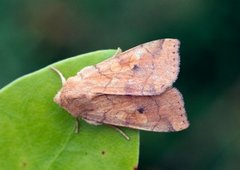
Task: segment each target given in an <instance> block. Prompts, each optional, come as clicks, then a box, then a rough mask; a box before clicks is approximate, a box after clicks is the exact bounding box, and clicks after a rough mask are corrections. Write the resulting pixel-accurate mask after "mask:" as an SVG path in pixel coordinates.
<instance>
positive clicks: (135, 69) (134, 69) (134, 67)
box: [132, 64, 140, 71]
mask: <svg viewBox="0 0 240 170" xmlns="http://www.w3.org/2000/svg"><path fill="white" fill-rule="evenodd" d="M139 69H140V67H139V66H138V65H136V64H134V66H133V68H132V70H133V71H138V70H139Z"/></svg>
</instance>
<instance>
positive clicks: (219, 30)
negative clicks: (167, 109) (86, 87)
mask: <svg viewBox="0 0 240 170" xmlns="http://www.w3.org/2000/svg"><path fill="white" fill-rule="evenodd" d="M239 7H240V6H239V1H233V0H232V1H227V0H225V1H217V0H212V1H208V0H195V1H192V0H158V1H157V0H131V1H124V0H121V1H120V0H115V1H111V0H102V1H98V0H95V1H94V0H79V1H77V0H68V1H63V0H62V1H61V0H42V1H36V0H22V1H19V0H9V1H6V0H0V59H1V62H0V68H1V72H0V87H3V86H5V85H6V84H8V83H9V82H11V81H13V80H14V79H16V78H17V77H20V76H22V75H24V74H27V73H30V72H32V71H35V70H38V69H40V68H42V67H44V66H46V65H48V64H51V63H53V62H56V61H58V60H62V59H64V58H68V57H71V56H74V55H78V54H82V53H86V52H90V51H95V50H98V49H112V48H117V47H121V48H122V49H123V50H126V49H129V48H131V47H133V46H135V45H138V44H141V43H144V42H148V41H151V40H155V39H160V38H167V37H170V38H178V39H180V41H181V49H180V53H181V72H180V75H179V79H178V80H177V82H176V83H175V85H174V86H176V87H177V88H178V89H179V90H180V91H181V92H182V94H183V96H184V100H185V104H186V109H187V112H188V116H189V120H190V123H191V126H190V127H189V129H187V130H185V131H183V132H179V133H151V132H141V149H140V153H141V154H140V161H139V169H150V170H158V169H164V170H165V169H166V170H172V169H218V170H219V169H224V170H225V169H226V170H228V169H237V168H239V161H240V133H239V128H240V56H239V49H240V48H239V45H240V43H239V38H240V36H239V35H240V34H239V30H240V22H239V15H238V13H237V12H238V10H239Z"/></svg>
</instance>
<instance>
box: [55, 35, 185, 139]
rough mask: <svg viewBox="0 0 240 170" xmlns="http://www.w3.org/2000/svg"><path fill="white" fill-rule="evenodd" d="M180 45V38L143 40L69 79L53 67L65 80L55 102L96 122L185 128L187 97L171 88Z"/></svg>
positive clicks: (162, 129)
mask: <svg viewBox="0 0 240 170" xmlns="http://www.w3.org/2000/svg"><path fill="white" fill-rule="evenodd" d="M179 45H180V42H179V40H177V39H160V40H155V41H151V42H148V43H145V44H141V45H138V46H136V47H134V48H131V49H129V50H127V51H125V52H118V53H116V54H115V55H114V56H113V57H111V58H109V59H107V60H105V61H103V62H101V63H98V64H96V65H92V66H88V67H85V68H84V69H82V70H81V71H79V72H78V73H77V75H76V76H73V77H70V78H68V79H67V80H65V78H64V77H63V75H62V74H61V72H60V71H59V70H57V69H56V68H53V70H55V71H56V72H57V73H58V74H59V75H60V77H61V79H62V84H63V87H62V88H61V89H60V91H59V92H58V93H57V95H56V96H55V98H54V101H55V102H56V103H57V104H59V105H60V106H61V107H63V108H64V109H65V110H67V111H68V112H69V113H70V114H71V115H72V116H73V117H75V118H76V119H77V120H78V119H83V120H85V121H86V122H88V123H90V124H93V125H100V124H107V125H111V126H113V127H116V128H117V127H128V128H133V129H139V130H146V131H154V132H172V131H180V130H183V129H186V128H187V127H188V126H189V122H188V120H187V114H186V111H185V108H184V102H183V97H182V95H181V93H180V92H179V91H178V90H177V89H176V88H173V87H172V84H173V83H174V82H175V81H176V79H177V76H178V73H179V65H180V56H179V52H178V51H179ZM77 122H78V121H77ZM76 129H78V127H77V128H76ZM117 130H118V131H119V132H120V133H121V134H123V135H124V136H125V137H126V138H127V139H129V138H128V136H127V135H126V134H124V133H123V131H121V130H120V129H119V128H117Z"/></svg>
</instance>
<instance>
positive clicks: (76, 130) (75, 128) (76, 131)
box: [74, 118, 80, 133]
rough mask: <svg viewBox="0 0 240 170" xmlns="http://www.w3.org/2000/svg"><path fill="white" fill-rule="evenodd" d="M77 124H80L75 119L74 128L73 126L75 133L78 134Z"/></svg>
mask: <svg viewBox="0 0 240 170" xmlns="http://www.w3.org/2000/svg"><path fill="white" fill-rule="evenodd" d="M79 124H80V122H79V119H78V118H76V119H75V126H74V130H75V133H79Z"/></svg>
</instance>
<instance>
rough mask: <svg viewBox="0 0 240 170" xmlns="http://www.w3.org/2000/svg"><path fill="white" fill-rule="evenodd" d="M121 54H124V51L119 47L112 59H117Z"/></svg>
mask: <svg viewBox="0 0 240 170" xmlns="http://www.w3.org/2000/svg"><path fill="white" fill-rule="evenodd" d="M120 53H122V49H121V48H120V47H118V48H117V51H116V52H115V54H114V55H113V56H112V57H113V58H114V57H116V56H117V55H118V54H120Z"/></svg>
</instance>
